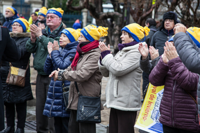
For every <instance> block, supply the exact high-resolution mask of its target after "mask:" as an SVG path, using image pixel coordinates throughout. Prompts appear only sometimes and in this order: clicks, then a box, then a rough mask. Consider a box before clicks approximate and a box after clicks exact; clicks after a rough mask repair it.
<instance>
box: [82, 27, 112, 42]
mask: <svg viewBox="0 0 200 133" xmlns="http://www.w3.org/2000/svg"><path fill="white" fill-rule="evenodd" d="M107 30H108V28H107V27H102V26H98V27H97V26H95V25H88V26H86V27H84V28H83V29H82V30H81V33H82V34H83V35H84V36H85V38H86V39H87V40H89V41H90V42H93V41H94V40H99V39H100V37H104V36H107V35H108V31H107Z"/></svg>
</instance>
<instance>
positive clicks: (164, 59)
mask: <svg viewBox="0 0 200 133" xmlns="http://www.w3.org/2000/svg"><path fill="white" fill-rule="evenodd" d="M162 59H163V62H164V63H165V64H167V63H168V62H169V60H168V59H167V56H166V53H165V51H164V53H163V55H162Z"/></svg>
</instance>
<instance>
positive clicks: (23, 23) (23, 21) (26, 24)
mask: <svg viewBox="0 0 200 133" xmlns="http://www.w3.org/2000/svg"><path fill="white" fill-rule="evenodd" d="M15 22H17V23H19V24H20V25H21V26H22V28H23V32H26V31H27V29H28V27H29V22H28V21H27V20H26V19H24V18H17V19H15V20H14V21H13V22H12V24H13V23H15Z"/></svg>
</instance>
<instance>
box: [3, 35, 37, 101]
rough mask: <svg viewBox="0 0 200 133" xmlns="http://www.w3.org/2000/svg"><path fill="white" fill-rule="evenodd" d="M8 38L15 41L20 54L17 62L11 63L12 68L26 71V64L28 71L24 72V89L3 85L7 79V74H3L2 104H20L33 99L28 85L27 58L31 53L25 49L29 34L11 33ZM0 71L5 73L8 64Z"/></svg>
mask: <svg viewBox="0 0 200 133" xmlns="http://www.w3.org/2000/svg"><path fill="white" fill-rule="evenodd" d="M10 36H11V37H12V38H13V39H14V40H15V42H16V45H17V47H18V48H19V51H20V53H21V57H20V59H19V60H18V61H15V62H11V64H12V66H14V67H17V68H22V69H26V67H27V64H28V69H27V72H26V82H25V86H24V87H19V86H15V85H8V84H6V83H5V81H4V80H5V79H6V78H7V74H8V73H7V74H5V73H4V75H2V80H3V82H4V83H3V98H4V102H7V103H22V102H25V101H27V100H31V99H33V95H32V91H31V85H30V66H29V58H30V55H31V53H29V52H28V51H27V50H26V48H25V45H26V42H27V40H28V39H29V37H30V33H11V34H10ZM1 69H4V70H5V71H6V72H8V70H9V65H8V63H5V65H4V66H2V68H1Z"/></svg>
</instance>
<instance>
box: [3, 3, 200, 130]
mask: <svg viewBox="0 0 200 133" xmlns="http://www.w3.org/2000/svg"><path fill="white" fill-rule="evenodd" d="M63 13H64V11H63V10H62V9H61V8H49V9H47V8H46V7H42V8H41V9H40V10H37V11H36V12H34V13H32V14H31V17H30V19H29V21H27V20H26V19H25V18H19V17H18V16H17V14H18V13H17V10H16V9H15V8H13V7H7V8H6V10H5V18H6V21H5V22H4V24H3V26H4V27H6V28H1V29H2V30H3V31H4V33H3V34H2V35H3V36H5V35H7V37H5V38H7V39H8V40H7V41H5V43H6V42H7V45H11V44H12V45H13V44H15V47H14V46H12V47H4V51H3V52H4V53H5V54H4V55H1V56H2V59H3V60H2V62H1V68H0V72H1V81H2V90H1V91H0V98H1V99H2V100H1V99H0V104H2V105H0V106H1V107H2V109H1V110H0V114H1V116H0V119H1V120H0V130H1V131H0V133H24V128H25V121H26V111H27V101H28V100H31V99H33V95H32V91H31V84H30V65H29V63H30V56H31V53H32V55H33V57H34V60H33V67H34V69H35V70H36V71H37V80H36V123H37V129H36V130H37V133H54V132H55V133H95V132H96V122H89V120H87V119H85V121H83V122H80V121H78V119H79V117H88V116H87V115H84V114H83V116H79V115H78V114H80V112H78V111H80V109H79V99H80V95H82V96H85V97H90V98H91V97H100V96H101V79H102V77H103V76H104V77H109V78H108V83H107V86H106V103H105V105H104V106H106V107H107V108H111V110H110V116H109V117H110V119H109V133H134V125H135V121H136V116H137V111H139V110H140V109H141V105H142V102H141V101H142V99H143V98H144V97H145V92H146V91H147V88H148V85H149V83H151V84H153V85H154V86H161V85H165V88H164V92H163V97H162V101H161V104H160V118H159V121H160V122H161V123H162V124H163V132H164V133H195V132H200V125H199V124H200V118H199V117H198V113H199V114H200V104H198V103H200V77H199V74H200V67H199V64H200V59H199V54H200V50H199V47H200V28H198V27H190V28H188V29H187V28H186V27H185V26H184V25H183V24H181V23H180V22H179V21H178V19H177V15H176V13H174V12H172V11H170V12H167V13H165V14H164V15H163V22H162V24H161V26H160V27H159V28H156V21H155V20H154V19H152V18H149V19H147V20H146V22H145V25H146V26H145V27H143V26H141V25H139V24H137V23H131V24H129V25H126V26H124V27H123V28H122V29H121V36H120V38H121V42H120V43H119V44H118V49H119V51H118V52H117V53H116V54H115V55H113V54H112V53H111V49H110V45H108V46H107V45H105V43H104V42H102V41H100V39H101V38H102V37H105V36H107V34H108V33H107V31H108V28H106V27H102V26H95V25H88V26H86V27H83V28H81V24H80V22H79V20H77V21H76V22H75V23H74V25H73V26H72V28H66V27H65V25H64V23H63V22H62V16H63ZM0 31H1V30H0ZM8 32H10V34H9V35H8ZM0 34H1V33H0ZM5 38H4V37H3V38H2V39H5ZM0 42H1V36H0ZM2 42H3V41H2ZM13 48H14V49H13ZM13 51H14V52H13ZM9 52H12V53H10V54H15V55H14V57H11V56H9V55H8V54H9ZM6 53H7V54H6ZM22 70H23V71H25V75H24V77H25V84H24V86H19V85H18V84H16V80H17V79H16V78H13V79H11V78H10V77H12V76H8V75H12V74H13V75H17V76H21V75H22V76H23V74H22ZM141 78H142V79H143V86H142V88H143V92H141V90H140V83H141ZM10 80H13V83H12V84H11V83H10V82H8V81H10ZM20 82H21V81H20ZM2 92H3V94H2ZM66 92H68V93H66ZM141 93H143V96H144V97H143V98H141ZM66 94H67V95H66ZM65 96H67V99H65ZM196 99H197V100H196ZM83 102H84V101H83ZM85 104H86V106H83V107H82V108H81V111H82V112H84V110H87V111H88V112H91V114H89V115H92V113H94V114H95V113H96V112H93V111H94V109H92V108H100V110H102V109H103V105H102V104H98V105H97V106H93V107H89V103H88V106H87V103H85ZM3 105H5V112H6V113H5V114H6V123H7V127H6V128H5V127H4V124H5V123H4V120H3V118H4V115H3ZM15 110H16V112H15ZM15 114H16V115H17V120H18V121H17V128H15ZM93 117H94V119H98V117H97V116H93ZM83 119H84V118H83Z"/></svg>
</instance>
